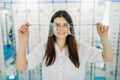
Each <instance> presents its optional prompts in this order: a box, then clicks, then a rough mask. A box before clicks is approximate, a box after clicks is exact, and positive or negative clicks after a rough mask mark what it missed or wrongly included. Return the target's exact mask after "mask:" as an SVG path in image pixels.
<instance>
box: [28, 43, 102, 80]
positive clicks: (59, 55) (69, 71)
mask: <svg viewBox="0 0 120 80" xmlns="http://www.w3.org/2000/svg"><path fill="white" fill-rule="evenodd" d="M55 50H56V60H55V62H54V64H53V65H51V66H48V67H47V66H46V65H45V60H44V61H43V57H44V54H45V45H44V44H39V45H38V46H37V47H36V48H35V49H34V50H33V51H32V52H31V53H30V54H29V55H27V60H28V69H27V71H28V70H31V69H33V68H35V67H36V66H37V65H39V64H40V63H42V80H73V79H74V80H84V75H85V65H86V62H87V61H90V62H97V63H98V62H100V63H103V62H104V61H103V58H102V50H100V49H97V48H93V47H90V46H88V45H86V44H83V43H78V53H79V54H78V55H79V60H80V67H79V68H76V67H75V66H74V64H73V63H72V62H71V61H70V59H69V58H68V56H67V52H68V51H67V47H65V48H64V49H63V50H62V52H60V50H59V48H58V45H57V44H56V43H55Z"/></svg>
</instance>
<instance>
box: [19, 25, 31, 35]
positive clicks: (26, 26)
mask: <svg viewBox="0 0 120 80" xmlns="http://www.w3.org/2000/svg"><path fill="white" fill-rule="evenodd" d="M28 30H29V23H26V24H23V25H21V27H20V28H19V31H21V32H23V33H25V32H27V31H28Z"/></svg>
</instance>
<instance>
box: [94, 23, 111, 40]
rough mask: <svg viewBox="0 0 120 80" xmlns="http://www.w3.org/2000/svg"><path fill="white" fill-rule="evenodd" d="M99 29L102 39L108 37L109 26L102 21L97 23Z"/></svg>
mask: <svg viewBox="0 0 120 80" xmlns="http://www.w3.org/2000/svg"><path fill="white" fill-rule="evenodd" d="M96 25H97V31H98V34H99V36H100V38H101V39H102V40H104V39H105V40H106V39H108V32H109V27H108V26H107V25H103V24H102V23H97V24H96Z"/></svg>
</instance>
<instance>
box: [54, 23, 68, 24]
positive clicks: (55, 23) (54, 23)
mask: <svg viewBox="0 0 120 80" xmlns="http://www.w3.org/2000/svg"><path fill="white" fill-rule="evenodd" d="M54 24H60V23H54ZM63 24H68V23H63Z"/></svg>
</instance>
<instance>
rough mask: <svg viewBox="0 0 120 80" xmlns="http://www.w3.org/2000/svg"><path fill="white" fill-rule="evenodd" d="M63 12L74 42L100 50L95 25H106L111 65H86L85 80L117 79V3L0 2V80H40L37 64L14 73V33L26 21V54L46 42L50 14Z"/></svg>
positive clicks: (92, 0)
mask: <svg viewBox="0 0 120 80" xmlns="http://www.w3.org/2000/svg"><path fill="white" fill-rule="evenodd" d="M58 10H66V11H67V12H68V13H69V14H70V15H71V17H72V19H73V23H74V28H75V36H76V40H77V41H82V42H85V43H87V44H88V45H91V46H93V47H97V48H99V49H102V46H101V42H100V38H99V36H98V34H97V30H96V25H95V24H96V23H97V22H101V23H103V24H105V25H109V28H110V31H109V40H110V42H111V46H112V49H113V52H114V60H113V62H111V63H98V64H95V63H87V64H86V72H85V80H120V63H119V62H120V0H0V80H42V78H41V76H42V73H41V65H39V66H37V67H36V68H35V69H34V70H31V71H29V72H17V71H16V67H15V60H16V51H17V46H18V33H17V30H18V28H19V27H20V25H22V24H23V23H26V22H29V23H30V24H31V26H30V38H29V43H28V48H27V54H29V52H31V51H32V50H33V49H34V48H35V47H36V46H37V44H38V43H40V42H46V40H47V36H48V29H49V23H50V19H51V17H52V15H53V14H54V13H55V12H56V11H58Z"/></svg>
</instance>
